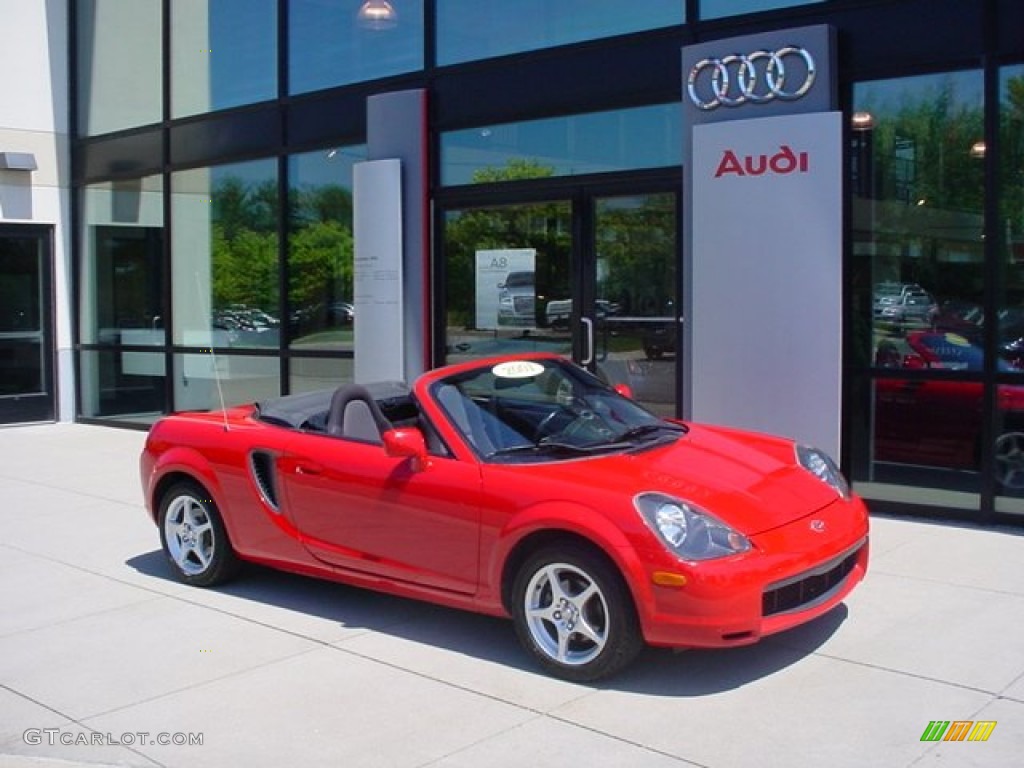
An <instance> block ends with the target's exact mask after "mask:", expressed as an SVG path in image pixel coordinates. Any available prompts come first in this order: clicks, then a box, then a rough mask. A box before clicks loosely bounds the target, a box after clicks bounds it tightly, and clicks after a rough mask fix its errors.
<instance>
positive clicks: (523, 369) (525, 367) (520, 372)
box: [491, 360, 544, 379]
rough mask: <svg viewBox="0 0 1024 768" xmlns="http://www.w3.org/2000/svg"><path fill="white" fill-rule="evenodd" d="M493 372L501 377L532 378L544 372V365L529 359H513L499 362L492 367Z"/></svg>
mask: <svg viewBox="0 0 1024 768" xmlns="http://www.w3.org/2000/svg"><path fill="white" fill-rule="evenodd" d="M491 373H493V374H494V375H495V376H497V377H498V378H499V379H530V378H533V377H534V376H539V375H540V374H542V373H544V366H543V365H539V364H537V363H531V362H530V361H529V360H513V361H511V362H508V363H498V364H497V365H496V366H494V367H493V368H492V369H491Z"/></svg>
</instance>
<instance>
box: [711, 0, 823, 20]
mask: <svg viewBox="0 0 1024 768" xmlns="http://www.w3.org/2000/svg"><path fill="white" fill-rule="evenodd" d="M699 1H700V17H701V18H702V19H720V18H722V17H723V16H736V15H738V14H741V13H755V12H757V11H770V10H772V9H775V8H788V7H790V6H794V5H810V4H812V3H820V2H821V1H822V0H699Z"/></svg>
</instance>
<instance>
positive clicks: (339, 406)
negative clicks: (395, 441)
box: [327, 384, 391, 444]
mask: <svg viewBox="0 0 1024 768" xmlns="http://www.w3.org/2000/svg"><path fill="white" fill-rule="evenodd" d="M389 429H391V422H389V421H388V420H387V418H385V416H384V414H383V413H381V410H380V407H379V406H378V405H377V401H376V400H374V399H373V395H371V394H370V392H369V390H367V389H366V387H363V386H360V385H359V384H346V385H344V386H342V387H339V388H338V389H337V390H336V391H335V392H334V395H333V396H332V397H331V407H330V410H329V411H328V413H327V434H329V435H333V436H335V437H345V438H349V439H352V440H362V441H364V442H369V443H378V444H380V443H382V442H383V439H382V438H381V435H382V434H383V433H384V432H386V431H387V430H389Z"/></svg>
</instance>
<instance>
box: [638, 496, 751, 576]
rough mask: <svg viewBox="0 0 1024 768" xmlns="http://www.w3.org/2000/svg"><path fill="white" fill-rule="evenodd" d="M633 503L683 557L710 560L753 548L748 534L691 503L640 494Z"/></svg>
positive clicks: (668, 543) (653, 528)
mask: <svg viewBox="0 0 1024 768" xmlns="http://www.w3.org/2000/svg"><path fill="white" fill-rule="evenodd" d="M633 503H634V505H635V506H636V509H637V511H638V512H639V513H640V515H641V517H643V519H644V522H646V523H647V525H648V526H650V528H651V530H652V531H654V532H655V533H656V534H657V535H658V538H659V539H661V541H662V543H664V544H665V546H666V547H668V549H669V550H671V551H672V552H673V553H674V554H676V555H678V556H679V557H681V558H682V559H684V560H711V559H713V558H716V557H727V556H728V555H735V554H739V553H740V552H746V551H747V550H748V549H750V541H749V540H748V539H747V537H746V536H744V535H743V534H741V533H737V532H736V531H734V530H733V529H732V528H730V527H729V526H727V525H725V524H724V523H722V522H719V521H718V520H716V519H715V518H714V517H712V516H711V515H709V514H708V513H707V512H705V511H704V510H702V509H701V508H700V507H698V506H697V505H695V504H691V503H690V502H687V501H683V500H682V499H676V498H673V497H671V496H666V495H664V494H661V493H641V494H640V495H639V496H637V497H636V498H635V499H634V500H633Z"/></svg>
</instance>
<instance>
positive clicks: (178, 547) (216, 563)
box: [157, 481, 241, 587]
mask: <svg viewBox="0 0 1024 768" xmlns="http://www.w3.org/2000/svg"><path fill="white" fill-rule="evenodd" d="M157 522H158V524H159V527H160V544H161V545H162V546H163V550H164V554H165V555H166V556H167V559H168V561H169V562H170V564H171V567H172V568H174V572H175V574H176V575H177V576H178V578H179V579H181V580H182V581H183V582H185V583H186V584H191V585H193V586H196V587H212V586H214V585H217V584H223V583H224V582H226V581H228V580H230V579H231V578H232V577H233V576H235V574H237V573H238V569H239V567H240V565H241V563H240V561H239V559H238V556H237V555H236V554H235V550H234V549H233V548H232V546H231V541H230V539H228V534H227V531H226V530H225V529H224V523H223V521H222V520H221V517H220V512H219V511H218V510H217V505H216V504H214V503H213V499H212V498H210V494H209V493H207V492H206V491H205V490H204V489H203V487H202V486H200V485H199V484H197V483H194V482H191V481H183V482H180V483H175V484H174V485H173V486H171V487H170V488H168V489H167V492H166V493H164V495H163V497H162V498H161V499H160V514H159V515H158V518H157Z"/></svg>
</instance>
